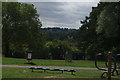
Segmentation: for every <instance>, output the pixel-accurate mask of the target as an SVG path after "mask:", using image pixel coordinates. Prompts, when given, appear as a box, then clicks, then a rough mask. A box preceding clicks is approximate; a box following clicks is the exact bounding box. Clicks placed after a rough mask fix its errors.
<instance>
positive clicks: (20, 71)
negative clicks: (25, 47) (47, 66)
mask: <svg viewBox="0 0 120 80" xmlns="http://www.w3.org/2000/svg"><path fill="white" fill-rule="evenodd" d="M101 73H102V72H101V71H99V70H76V72H75V73H74V75H71V73H70V72H64V73H63V74H62V73H61V72H60V71H47V72H43V71H42V70H38V71H34V72H31V70H30V69H28V68H3V76H2V77H3V78H100V75H101ZM118 77H120V76H117V77H113V78H118Z"/></svg>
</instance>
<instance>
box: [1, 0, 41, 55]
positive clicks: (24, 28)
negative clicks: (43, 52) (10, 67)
mask: <svg viewBox="0 0 120 80" xmlns="http://www.w3.org/2000/svg"><path fill="white" fill-rule="evenodd" d="M2 20H3V22H2V24H3V30H2V31H3V53H4V55H5V56H7V57H11V56H12V55H11V53H12V52H13V51H14V52H19V53H25V52H26V51H27V50H33V51H34V47H36V46H38V45H37V43H38V40H40V37H41V36H40V34H39V32H38V31H39V29H40V27H41V26H42V24H41V22H40V20H39V15H38V14H37V10H36V9H35V7H34V5H32V4H24V3H18V2H14V3H13V2H9V3H3V5H2ZM31 23H32V24H31Z"/></svg>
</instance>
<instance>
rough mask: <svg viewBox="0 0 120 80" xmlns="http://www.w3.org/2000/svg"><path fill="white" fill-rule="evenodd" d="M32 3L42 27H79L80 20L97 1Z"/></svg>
mask: <svg viewBox="0 0 120 80" xmlns="http://www.w3.org/2000/svg"><path fill="white" fill-rule="evenodd" d="M32 4H34V5H35V7H36V9H37V11H38V13H39V14H40V18H41V20H42V23H43V26H44V27H49V26H59V27H68V28H79V27H80V23H79V22H80V20H83V19H84V17H85V16H87V15H88V14H89V13H90V11H91V9H92V8H91V7H92V6H94V5H96V4H97V3H87V2H86V3H75V2H69V3H67V2H37V3H36V2H35V3H32Z"/></svg>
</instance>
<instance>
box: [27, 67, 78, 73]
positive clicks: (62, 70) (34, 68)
mask: <svg viewBox="0 0 120 80" xmlns="http://www.w3.org/2000/svg"><path fill="white" fill-rule="evenodd" d="M29 69H32V72H34V70H44V72H46V70H49V71H61V72H62V73H63V72H64V71H66V72H71V74H72V75H73V72H76V71H75V70H65V69H49V68H36V67H30V68H29Z"/></svg>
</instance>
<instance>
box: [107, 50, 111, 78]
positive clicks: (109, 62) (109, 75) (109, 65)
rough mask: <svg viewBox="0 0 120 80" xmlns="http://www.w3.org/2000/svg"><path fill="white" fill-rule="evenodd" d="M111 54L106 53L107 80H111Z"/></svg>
mask: <svg viewBox="0 0 120 80" xmlns="http://www.w3.org/2000/svg"><path fill="white" fill-rule="evenodd" d="M111 67H112V52H108V75H107V76H108V80H111Z"/></svg>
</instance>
